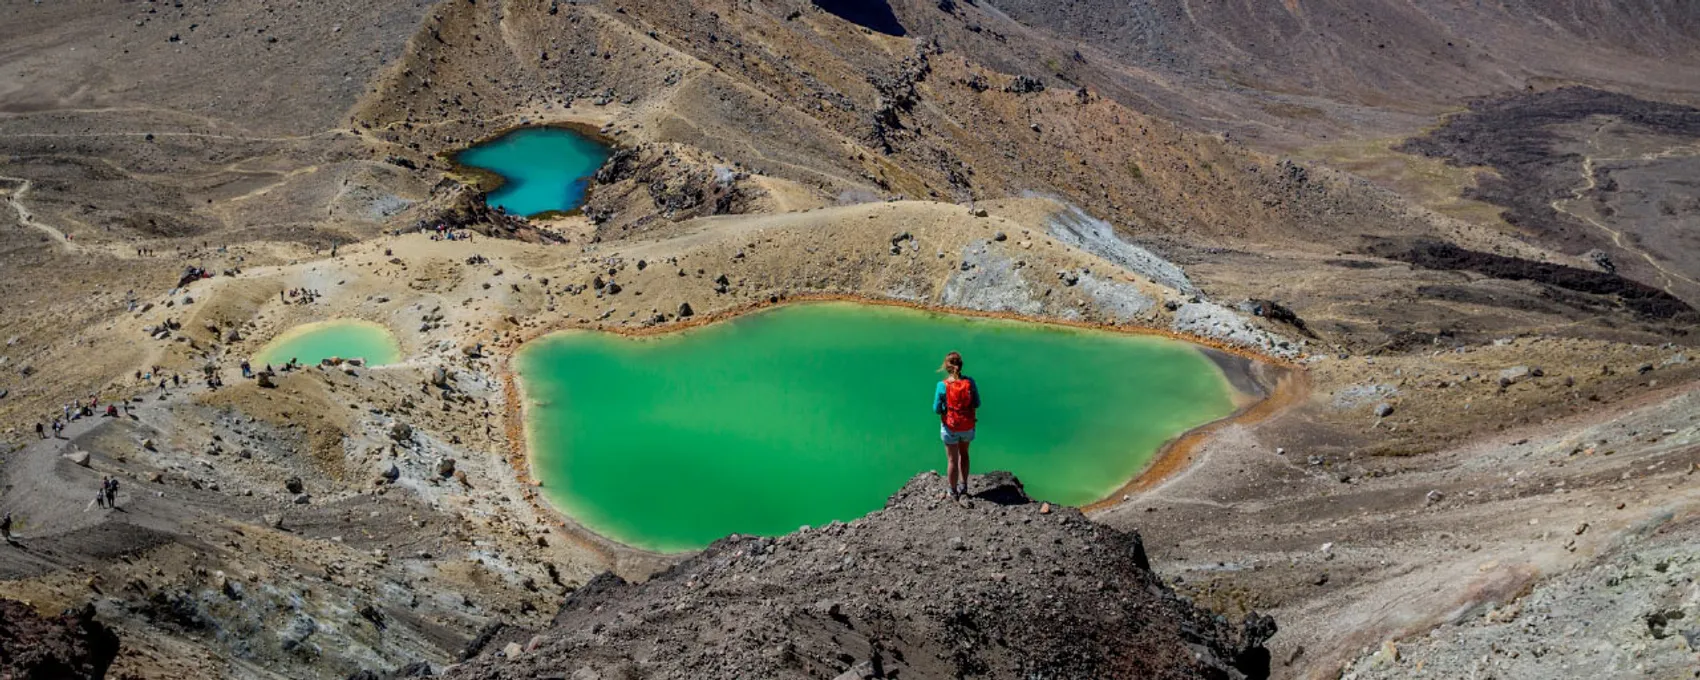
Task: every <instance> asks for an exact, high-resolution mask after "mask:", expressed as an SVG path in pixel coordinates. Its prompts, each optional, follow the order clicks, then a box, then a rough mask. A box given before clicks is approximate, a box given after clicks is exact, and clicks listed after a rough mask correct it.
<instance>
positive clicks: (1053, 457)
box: [514, 303, 1235, 551]
mask: <svg viewBox="0 0 1700 680" xmlns="http://www.w3.org/2000/svg"><path fill="white" fill-rule="evenodd" d="M951 350H956V351H960V352H962V354H963V357H964V359H965V363H966V373H967V374H968V375H969V376H971V377H973V378H974V379H975V380H976V381H978V384H979V387H980V392H981V395H982V401H983V405H982V407H981V409H980V411H979V421H980V422H979V425H978V428H977V430H978V435H977V438H976V439H975V440H974V442H973V444H972V448H971V462H972V465H973V470H974V471H975V472H989V471H992V470H1009V471H1011V472H1013V473H1015V474H1016V476H1018V477H1020V478H1021V480H1022V482H1023V483H1024V484H1025V485H1026V487H1027V491H1028V493H1029V494H1030V495H1032V496H1033V497H1035V498H1042V499H1046V500H1050V501H1055V502H1059V503H1065V504H1070V505H1082V504H1086V503H1090V502H1093V501H1096V500H1100V499H1102V498H1104V497H1105V496H1107V495H1109V494H1111V493H1113V492H1114V491H1115V490H1116V489H1118V488H1120V487H1121V486H1122V485H1123V484H1124V483H1126V482H1127V481H1128V480H1129V479H1131V478H1132V477H1133V476H1134V475H1135V474H1137V473H1138V472H1139V471H1140V470H1141V468H1143V467H1144V466H1145V464H1146V463H1147V462H1149V461H1150V460H1151V457H1152V456H1153V455H1154V454H1155V452H1156V451H1157V450H1158V449H1159V448H1160V447H1161V446H1162V445H1163V444H1164V443H1165V442H1167V441H1168V440H1170V439H1172V438H1174V437H1175V436H1176V435H1179V434H1181V433H1183V432H1185V431H1187V430H1189V429H1192V428H1194V427H1197V426H1199V425H1202V424H1205V423H1208V422H1210V421H1213V420H1217V419H1220V418H1222V417H1225V416H1227V415H1230V414H1231V413H1232V412H1233V410H1234V408H1235V404H1234V398H1233V390H1232V388H1231V387H1230V386H1229V384H1228V381H1227V380H1226V378H1225V376H1224V375H1223V374H1222V373H1221V371H1220V369H1218V368H1217V367H1216V365H1215V363H1214V362H1212V361H1211V360H1210V359H1209V358H1208V357H1206V356H1205V355H1204V354H1203V353H1202V352H1201V351H1200V349H1199V348H1198V347H1196V346H1193V345H1189V344H1186V343H1182V342H1177V341H1174V340H1168V339H1164V338H1157V337H1150V336H1133V335H1122V334H1115V333H1108V332H1099V331H1087V330H1078V329H1072V328H1064V327H1057V326H1046V325H1040V324H1032V323H1020V322H1012V321H1001V320H990V319H978V318H967V317H959V316H950V315H940V314H932V313H927V312H921V311H916V310H910V309H903V308H896V307H884V306H872V305H856V304H849V303H826V304H806V305H792V306H786V307H782V308H779V309H775V310H771V311H766V312H762V313H758V314H753V315H748V316H744V317H740V318H738V319H734V320H732V321H727V322H722V323H717V324H713V325H709V326H706V327H702V328H698V329H693V330H689V331H685V332H682V333H676V334H670V335H664V336H656V337H644V338H635V339H634V338H624V337H620V336H616V335H611V334H605V333H595V332H568V333H558V334H553V335H549V336H545V337H543V338H539V339H537V340H535V341H532V342H530V343H528V344H527V345H525V346H524V347H522V348H521V350H520V352H519V353H518V355H517V357H516V359H515V362H514V366H515V368H516V370H517V371H518V373H519V376H520V384H521V387H522V390H523V393H524V400H525V416H526V424H527V425H526V429H527V433H526V437H527V440H528V446H529V448H530V451H531V455H532V462H533V468H534V471H535V474H536V475H537V477H538V478H539V479H540V480H541V481H542V482H543V483H544V491H545V492H546V493H547V494H548V495H549V498H550V500H551V501H552V502H553V503H555V505H556V507H558V508H559V509H561V510H562V511H563V512H565V513H567V514H568V515H570V516H572V517H573V518H574V519H576V520H577V521H579V522H580V523H581V524H583V525H584V526H586V527H587V528H589V529H591V530H593V531H595V532H597V533H599V534H602V535H604V536H607V537H609V538H612V539H614V540H617V541H619V542H622V543H626V544H628V545H634V546H638V547H642V548H647V549H652V550H660V551H679V550H689V549H694V548H700V547H702V546H705V545H707V544H709V543H710V542H712V541H714V540H715V539H718V538H720V537H722V536H725V535H727V534H730V533H744V534H764V535H778V534H782V533H786V532H790V531H795V530H796V529H797V527H798V526H800V525H804V524H807V525H813V526H818V525H821V524H825V523H827V522H829V521H831V520H835V519H837V520H846V521H848V520H851V519H855V518H857V517H860V516H862V515H864V514H867V513H868V512H870V511H873V510H876V509H879V508H880V507H882V506H883V505H884V503H885V499H886V497H887V496H889V495H890V494H891V493H892V492H894V491H896V490H897V489H898V487H900V486H901V485H902V484H903V483H904V482H905V481H907V480H908V479H909V478H910V477H912V476H914V475H915V474H916V473H918V472H924V471H926V470H939V471H941V472H942V471H943V470H944V465H945V456H944V445H943V444H942V443H941V442H940V441H939V419H938V416H936V415H934V414H933V411H932V398H933V390H934V387H935V386H936V385H937V383H938V380H939V379H940V378H941V374H939V373H938V372H937V368H938V366H939V364H940V363H941V361H942V360H943V357H944V355H945V353H946V352H949V351H951ZM940 490H941V491H942V490H943V483H942V482H941V483H940Z"/></svg>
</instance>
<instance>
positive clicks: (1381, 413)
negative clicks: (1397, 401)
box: [1375, 401, 1393, 418]
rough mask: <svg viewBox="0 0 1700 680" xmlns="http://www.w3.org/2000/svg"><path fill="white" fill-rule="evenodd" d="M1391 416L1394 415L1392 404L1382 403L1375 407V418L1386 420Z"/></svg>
mask: <svg viewBox="0 0 1700 680" xmlns="http://www.w3.org/2000/svg"><path fill="white" fill-rule="evenodd" d="M1390 415H1393V405H1392V404H1389V403H1387V402H1385V401H1384V402H1381V403H1379V404H1376V405H1375V417H1377V418H1386V417H1387V416H1390Z"/></svg>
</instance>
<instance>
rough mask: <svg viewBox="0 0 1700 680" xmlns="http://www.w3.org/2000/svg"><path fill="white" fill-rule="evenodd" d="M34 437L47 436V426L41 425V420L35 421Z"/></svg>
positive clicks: (42, 437)
mask: <svg viewBox="0 0 1700 680" xmlns="http://www.w3.org/2000/svg"><path fill="white" fill-rule="evenodd" d="M35 438H36V439H46V438H47V426H46V425H42V424H41V421H39V420H37V421H35Z"/></svg>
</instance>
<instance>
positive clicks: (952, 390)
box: [944, 378, 974, 432]
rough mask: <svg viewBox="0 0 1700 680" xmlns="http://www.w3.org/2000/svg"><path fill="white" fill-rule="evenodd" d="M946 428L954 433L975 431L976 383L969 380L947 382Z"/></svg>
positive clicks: (945, 403)
mask: <svg viewBox="0 0 1700 680" xmlns="http://www.w3.org/2000/svg"><path fill="white" fill-rule="evenodd" d="M944 426H945V427H946V428H948V429H950V431H952V432H967V431H969V430H972V429H974V381H972V380H969V379H967V378H961V379H958V380H947V381H945V383H944Z"/></svg>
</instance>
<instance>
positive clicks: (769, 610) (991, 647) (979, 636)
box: [446, 473, 1276, 679]
mask: <svg viewBox="0 0 1700 680" xmlns="http://www.w3.org/2000/svg"><path fill="white" fill-rule="evenodd" d="M943 490H944V483H943V482H942V481H941V480H940V479H939V477H938V475H936V474H934V473H927V474H923V475H919V476H917V477H915V478H914V479H912V480H910V481H909V483H908V484H907V485H905V486H904V487H903V488H902V489H901V490H899V491H898V492H897V493H896V494H895V495H893V496H892V497H891V498H890V499H889V500H888V501H887V502H886V506H885V508H884V509H883V510H879V511H877V512H874V513H872V514H870V515H868V516H866V517H864V518H862V519H859V520H856V521H854V522H851V523H849V524H842V523H837V522H834V523H832V524H830V525H827V526H824V527H817V528H805V529H802V530H799V531H798V532H796V533H793V534H790V535H787V536H782V537H779V538H758V537H747V536H731V537H728V538H724V539H721V540H719V541H716V542H715V543H714V544H713V545H711V546H709V547H708V548H707V549H705V550H704V551H703V552H701V553H699V554H697V555H694V556H691V557H688V558H685V559H684V560H682V561H680V562H679V563H677V564H676V565H674V566H673V567H672V568H670V569H668V570H667V571H665V572H662V573H661V574H658V575H656V576H655V577H654V578H652V579H650V580H649V581H646V582H644V583H641V584H639V583H628V582H626V581H624V580H622V579H620V578H619V577H617V576H614V575H613V574H603V575H601V576H598V577H597V578H595V579H593V580H591V581H590V582H589V583H587V584H585V585H584V587H582V588H579V589H578V590H576V591H574V593H573V594H572V595H571V596H570V597H569V598H568V599H567V601H566V602H565V604H564V605H563V606H562V608H561V610H560V612H559V613H558V614H557V615H556V617H555V619H554V621H553V623H552V625H551V626H550V628H548V629H547V630H545V631H543V632H542V633H541V634H540V637H539V644H538V645H537V646H536V648H535V649H534V650H531V651H527V652H526V653H525V654H524V655H521V656H520V657H518V658H512V659H509V658H503V655H501V654H498V653H497V651H499V649H500V648H501V645H497V644H488V645H482V646H480V651H479V652H478V653H477V654H476V655H475V656H473V658H471V659H470V660H468V661H467V662H466V663H463V664H461V665H459V666H456V667H454V668H453V669H451V670H449V671H448V673H447V674H446V677H450V678H478V679H494V678H503V679H512V678H545V677H552V678H562V677H579V676H581V675H582V676H584V677H648V678H737V677H762V678H778V677H784V678H805V677H809V678H835V677H840V676H842V675H844V674H846V673H852V674H853V675H852V676H851V677H858V676H866V677H900V678H947V677H985V678H1015V677H1046V678H1200V677H1204V678H1246V677H1253V678H1262V677H1267V676H1268V673H1269V654H1268V652H1267V651H1266V650H1265V648H1264V643H1265V642H1266V641H1267V640H1268V639H1269V637H1270V636H1272V635H1274V633H1275V630H1276V626H1275V623H1274V621H1272V620H1270V619H1269V618H1268V617H1265V616H1261V615H1258V614H1251V615H1249V616H1247V617H1246V619H1245V621H1244V622H1243V623H1242V624H1240V625H1233V624H1230V623H1228V621H1227V619H1226V618H1224V617H1219V616H1217V615H1215V614H1213V613H1211V612H1209V611H1206V610H1203V609H1200V608H1198V607H1196V606H1194V605H1193V604H1192V603H1191V602H1189V601H1187V600H1185V599H1183V598H1181V597H1179V596H1177V595H1175V593H1174V592H1173V591H1171V590H1170V589H1169V588H1168V587H1167V586H1165V585H1164V584H1163V583H1162V581H1161V580H1160V579H1158V578H1157V576H1156V575H1155V574H1153V573H1152V572H1151V571H1150V570H1149V569H1147V568H1145V566H1144V565H1145V564H1147V563H1148V561H1147V559H1146V557H1145V553H1144V544H1143V542H1142V541H1141V540H1140V539H1139V537H1138V535H1137V534H1134V533H1126V532H1122V531H1119V530H1116V529H1113V528H1110V527H1107V526H1103V525H1100V524H1096V523H1094V522H1092V521H1090V520H1088V519H1086V517H1085V516H1084V515H1082V514H1081V512H1080V511H1079V510H1076V509H1073V508H1064V507H1055V506H1053V507H1052V508H1051V511H1050V512H1049V513H1048V514H1047V513H1042V512H1041V507H1042V505H1041V504H1039V503H1036V502H1033V501H1032V500H1030V499H1029V498H1028V497H1027V495H1026V494H1025V492H1024V491H1023V490H1022V487H1021V483H1020V481H1019V480H1017V479H1016V478H1015V477H1014V476H1012V475H1009V474H1008V473H992V474H989V475H985V476H980V477H975V478H974V479H973V481H972V484H971V488H970V491H972V492H973V495H972V496H971V498H970V499H969V501H968V502H966V503H961V504H959V503H954V502H947V501H944V500H941V499H940V494H941V492H942V491H943ZM876 660H877V661H876ZM870 673H874V674H875V675H869V674H870Z"/></svg>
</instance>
